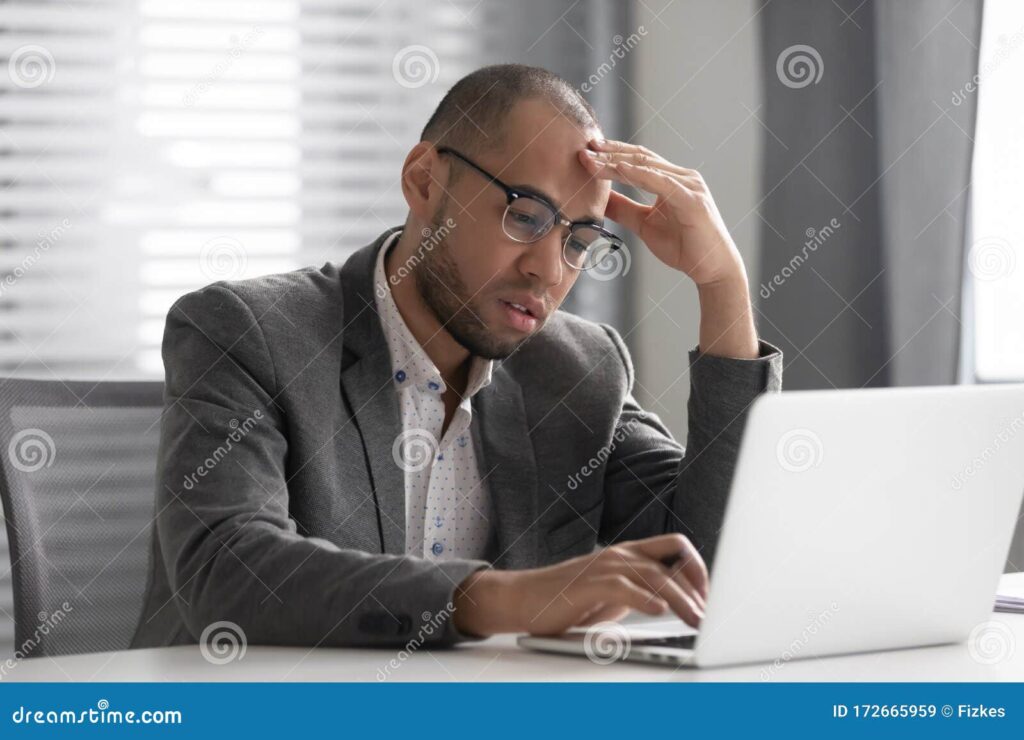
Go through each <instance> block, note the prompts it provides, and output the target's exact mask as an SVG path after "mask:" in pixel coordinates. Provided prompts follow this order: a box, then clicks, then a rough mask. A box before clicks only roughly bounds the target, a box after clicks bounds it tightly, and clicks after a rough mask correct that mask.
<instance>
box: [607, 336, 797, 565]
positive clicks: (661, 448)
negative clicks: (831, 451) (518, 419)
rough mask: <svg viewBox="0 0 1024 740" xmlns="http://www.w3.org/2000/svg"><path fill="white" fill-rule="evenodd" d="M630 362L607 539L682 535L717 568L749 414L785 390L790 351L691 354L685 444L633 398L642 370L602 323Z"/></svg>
mask: <svg viewBox="0 0 1024 740" xmlns="http://www.w3.org/2000/svg"><path fill="white" fill-rule="evenodd" d="M602 326H603V327H604V329H605V331H606V332H607V333H608V335H609V336H610V337H611V339H612V341H613V342H614V343H615V345H616V347H617V349H618V352H619V356H620V358H621V359H622V362H623V363H624V365H625V367H626V375H627V389H626V396H625V400H624V401H623V404H622V409H621V412H620V414H619V420H618V423H617V425H616V432H615V436H614V437H613V442H614V445H613V447H612V450H611V452H610V455H609V457H608V462H607V467H606V471H605V479H604V483H605V495H604V501H605V503H604V508H603V511H602V519H601V529H600V533H599V535H600V538H601V541H603V542H606V543H614V542H620V541H624V540H633V539H639V538H642V537H650V536H652V535H656V534H662V533H665V532H681V533H682V534H684V535H686V536H687V537H688V538H689V539H690V541H691V542H693V544H694V545H695V546H696V547H697V549H698V550H699V551H700V553H701V555H702V557H703V558H704V560H705V562H706V563H707V565H708V567H709V568H710V567H711V565H712V563H713V561H714V555H715V547H716V544H717V541H718V534H719V532H720V531H721V528H722V521H723V519H724V517H725V504H726V501H727V499H728V496H729V487H730V485H731V483H732V476H733V472H734V470H735V467H736V461H737V457H738V455H739V445H740V439H741V437H742V435H743V427H744V425H745V423H746V418H747V411H748V409H749V408H750V405H751V404H752V403H753V402H754V400H755V399H756V398H757V397H758V396H759V395H760V394H762V393H766V392H778V391H781V389H782V352H781V351H780V350H779V349H778V348H777V347H775V346H773V345H771V344H769V343H768V342H765V341H760V342H759V343H758V345H759V357H757V358H756V359H750V360H741V359H731V358H725V357H716V356H713V355H704V354H701V353H700V351H699V348H694V349H693V350H691V351H690V353H689V363H690V397H689V401H688V404H687V418H688V427H689V428H688V437H687V441H686V446H685V448H684V447H683V446H682V445H680V444H679V443H678V442H677V441H676V440H675V439H674V438H673V436H672V434H671V432H669V430H668V428H667V427H666V426H665V425H664V423H663V422H662V421H661V420H660V419H659V418H658V416H657V415H656V414H654V413H651V412H649V411H646V410H645V409H643V408H641V406H640V405H639V404H638V403H637V401H636V399H635V398H634V397H633V382H634V370H633V364H632V360H631V359H630V356H629V352H628V350H627V349H626V346H625V343H624V342H623V341H622V338H621V337H620V336H619V334H618V332H616V331H615V329H613V328H612V327H610V326H607V325H602Z"/></svg>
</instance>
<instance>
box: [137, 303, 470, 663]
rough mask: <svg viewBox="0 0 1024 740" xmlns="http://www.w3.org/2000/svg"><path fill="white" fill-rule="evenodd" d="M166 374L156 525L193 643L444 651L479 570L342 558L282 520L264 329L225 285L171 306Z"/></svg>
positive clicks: (284, 500)
mask: <svg viewBox="0 0 1024 740" xmlns="http://www.w3.org/2000/svg"><path fill="white" fill-rule="evenodd" d="M163 360H164V366H165V371H166V389H165V399H164V400H165V405H164V413H163V416H162V420H161V436H160V448H159V458H158V470H157V489H158V490H157V519H156V528H157V533H158V540H159V542H160V547H161V553H162V555H163V559H164V564H165V567H166V570H167V576H168V579H169V582H170V586H171V589H172V591H173V593H174V602H175V605H176V607H177V609H178V610H179V612H180V614H181V616H182V618H183V621H184V622H185V625H186V626H187V628H188V630H189V631H190V632H191V633H192V635H193V636H194V637H197V638H198V637H199V636H200V635H201V634H202V633H203V631H204V629H205V628H207V627H208V626H209V625H212V624H213V623H215V622H218V621H223V620H227V621H231V622H234V623H235V624H236V625H238V627H240V628H241V630H242V631H243V632H244V635H245V639H246V640H248V641H249V642H251V643H254V644H261V643H262V644H279V645H309V646H314V645H385V644H405V643H407V642H408V641H409V640H410V639H416V640H418V641H419V642H420V643H422V644H434V645H442V644H448V643H452V642H456V641H458V640H461V639H471V637H470V636H466V635H462V634H459V633H458V632H457V631H456V630H455V627H454V624H453V621H452V619H451V613H452V606H451V600H452V598H453V594H454V590H455V587H456V586H457V585H458V584H459V583H460V582H461V581H462V580H463V579H464V578H466V577H467V576H468V575H470V574H471V573H473V572H474V571H476V570H478V569H480V568H483V567H487V566H488V565H489V564H488V563H486V562H483V561H471V560H454V561H449V562H444V563H432V562H430V561H427V560H425V559H421V558H413V557H406V556H393V555H383V554H371V553H367V552H362V551H357V550H346V549H340V548H338V547H337V546H335V545H334V544H333V543H331V542H328V541H326V540H323V539H317V538H312V537H305V536H302V535H300V534H298V533H297V527H296V524H295V522H294V520H292V519H291V518H290V517H289V505H288V502H289V490H288V476H287V473H286V471H287V457H288V439H287V435H286V431H285V430H286V427H285V419H284V416H283V414H282V411H281V409H280V408H279V407H278V406H277V405H276V404H275V396H276V393H277V388H276V384H277V381H276V378H275V375H274V367H273V363H272V360H271V357H270V353H269V351H268V348H267V346H266V343H265V340H264V337H263V335H262V332H261V329H260V326H259V322H258V321H257V319H256V317H255V316H254V315H253V313H252V311H251V309H250V308H249V306H248V305H247V304H246V303H245V302H244V301H243V300H242V299H241V298H240V297H239V296H238V294H236V293H235V291H234V290H233V289H232V288H230V287H228V286H226V285H225V284H223V283H215V284H213V285H211V286H208V287H206V288H204V289H202V290H199V291H196V292H194V293H190V294H188V295H186V296H184V297H183V298H181V299H179V300H178V301H177V302H176V303H175V304H174V306H173V307H172V308H171V310H170V312H169V314H168V317H167V323H166V329H165V333H164V340H163Z"/></svg>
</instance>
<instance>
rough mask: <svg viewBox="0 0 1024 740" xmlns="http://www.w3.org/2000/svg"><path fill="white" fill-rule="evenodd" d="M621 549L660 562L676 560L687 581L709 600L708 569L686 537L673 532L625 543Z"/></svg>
mask: <svg viewBox="0 0 1024 740" xmlns="http://www.w3.org/2000/svg"><path fill="white" fill-rule="evenodd" d="M619 547H623V548H626V549H629V550H631V551H634V552H638V553H640V554H642V555H645V556H647V557H648V558H651V559H652V560H657V561H659V562H665V561H668V562H673V560H674V561H675V562H674V564H675V565H676V566H677V567H678V568H679V569H680V570H682V572H683V573H684V574H685V575H686V578H687V580H689V581H690V583H692V584H693V585H694V586H696V587H697V590H698V591H699V592H700V595H701V596H702V597H703V598H705V599H707V597H708V568H707V566H706V565H705V564H704V559H703V558H702V557H701V556H700V553H699V552H697V548H695V547H694V546H693V543H692V542H690V540H689V539H687V538H686V537H685V536H683V535H681V534H679V533H677V532H673V533H671V534H661V535H657V536H655V537H647V538H645V539H642V540H633V541H632V542H623V543H622V544H621V545H619Z"/></svg>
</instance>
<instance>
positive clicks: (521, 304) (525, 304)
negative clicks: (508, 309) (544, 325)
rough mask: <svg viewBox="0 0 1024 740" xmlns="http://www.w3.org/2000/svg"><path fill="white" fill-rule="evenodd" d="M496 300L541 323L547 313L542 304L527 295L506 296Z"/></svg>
mask: <svg viewBox="0 0 1024 740" xmlns="http://www.w3.org/2000/svg"><path fill="white" fill-rule="evenodd" d="M498 300H499V301H501V302H503V303H506V304H509V305H511V306H512V307H513V308H516V309H517V310H520V311H522V312H523V313H525V314H528V315H530V316H532V317H534V318H535V319H539V320H541V321H543V320H544V317H545V316H546V315H547V311H546V310H545V308H544V302H543V301H540V300H538V299H536V298H534V297H533V296H531V295H529V294H528V293H516V294H513V295H507V296H504V297H501V298H499V299H498Z"/></svg>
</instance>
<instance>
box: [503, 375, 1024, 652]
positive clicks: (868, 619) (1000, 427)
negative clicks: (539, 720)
mask: <svg viewBox="0 0 1024 740" xmlns="http://www.w3.org/2000/svg"><path fill="white" fill-rule="evenodd" d="M1022 495H1024V384H1007V385H989V386H933V387H920V388H884V389H866V390H829V391H788V392H784V393H774V394H764V395H761V396H759V397H758V398H757V399H756V400H755V402H754V403H753V405H752V406H751V408H750V412H749V415H748V418H747V424H746V427H745V429H744V434H743V439H742V444H741V447H740V453H739V458H738V460H737V467H736V471H735V475H734V477H733V481H732V488H731V490H730V495H729V501H728V504H727V506H726V512H725V519H724V525H723V528H722V532H721V537H720V539H719V543H718V549H717V553H716V559H715V562H714V564H713V567H712V573H711V583H710V590H709V593H708V599H707V609H706V610H705V614H704V620H703V621H702V623H701V626H700V629H699V631H694V630H692V629H690V628H688V627H687V626H686V625H685V624H683V623H682V622H681V621H679V622H675V625H676V627H675V629H673V630H672V633H671V634H666V633H665V632H664V631H661V632H657V633H652V632H651V631H650V630H644V629H643V628H640V627H636V626H629V625H627V624H620V623H614V622H612V623H604V624H602V625H598V626H596V627H592V628H590V629H576V630H573V631H571V632H568V633H565V634H563V635H558V636H551V637H547V636H522V637H520V638H519V644H520V645H521V646H523V647H525V648H530V649H535V650H542V651H547V652H557V653H567V654H572V655H581V656H584V655H585V656H588V657H590V658H591V659H592V660H594V661H595V662H598V663H609V662H614V661H616V660H631V661H643V662H648V663H661V664H667V665H674V666H701V667H710V666H722V665H731V664H737V663H762V662H775V661H779V660H784V661H788V660H793V659H800V658H808V657H812V656H816V657H820V656H824V655H835V654H841V653H855V652H866V651H873V650H889V649H895V648H906V647H914V646H923V645H937V644H944V643H954V642H962V641H964V640H966V639H967V638H968V636H969V635H970V632H971V630H972V629H973V628H974V627H975V626H977V625H979V624H981V623H982V622H984V621H986V620H987V619H989V618H990V615H991V613H992V608H993V602H994V596H995V592H996V588H997V586H998V581H999V577H1000V575H1001V574H1002V572H1003V569H1004V565H1005V564H1006V561H1007V555H1008V551H1009V547H1010V542H1011V539H1012V537H1013V533H1014V529H1015V526H1016V524H1017V519H1018V516H1020V509H1021V498H1022Z"/></svg>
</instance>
